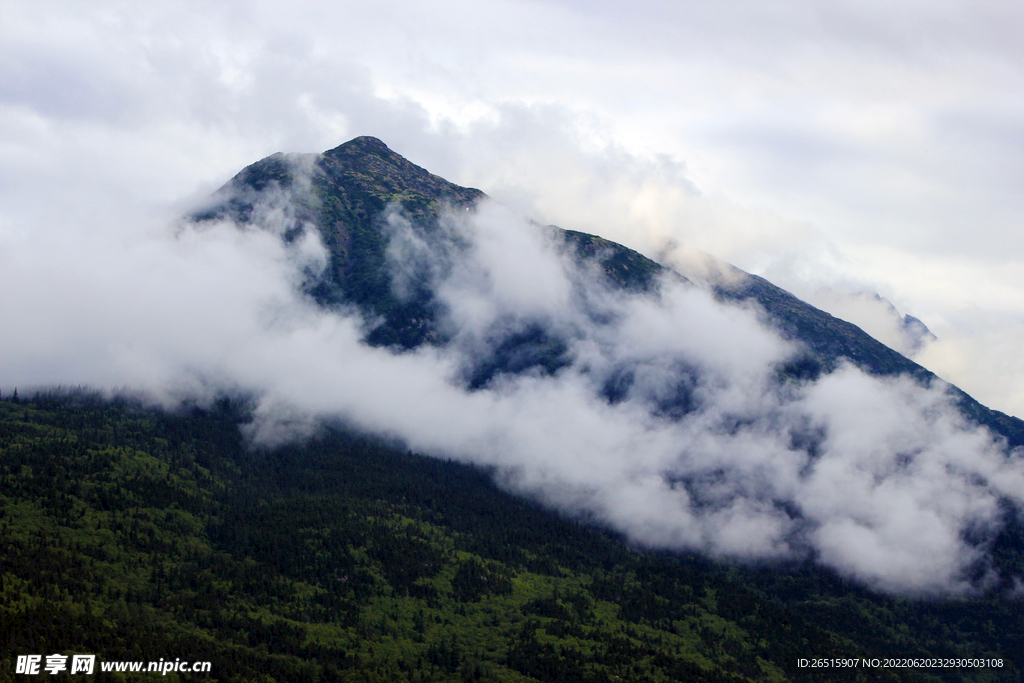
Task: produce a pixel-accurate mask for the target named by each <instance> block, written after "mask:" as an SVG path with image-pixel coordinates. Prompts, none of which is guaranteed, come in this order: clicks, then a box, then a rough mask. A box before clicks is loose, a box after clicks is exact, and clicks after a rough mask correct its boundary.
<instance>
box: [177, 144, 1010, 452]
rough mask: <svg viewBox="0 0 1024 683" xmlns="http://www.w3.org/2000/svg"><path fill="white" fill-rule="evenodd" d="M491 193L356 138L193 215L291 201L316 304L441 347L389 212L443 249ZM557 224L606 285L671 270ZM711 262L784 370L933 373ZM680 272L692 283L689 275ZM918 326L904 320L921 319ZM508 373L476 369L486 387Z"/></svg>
mask: <svg viewBox="0 0 1024 683" xmlns="http://www.w3.org/2000/svg"><path fill="white" fill-rule="evenodd" d="M484 199H486V195H485V194H484V193H483V192H481V191H480V190H477V189H473V188H466V187H460V186H458V185H455V184H453V183H451V182H448V181H447V180H444V179H443V178H439V177H438V176H435V175H433V174H431V173H429V172H428V171H427V170H425V169H423V168H421V167H419V166H416V165H415V164H413V163H411V162H410V161H408V160H406V159H405V158H403V157H402V156H401V155H399V154H397V153H396V152H394V151H393V150H391V149H389V148H388V147H387V145H385V144H384V143H383V142H382V141H380V140H378V139H376V138H373V137H358V138H355V139H354V140H351V141H349V142H346V143H344V144H342V145H340V146H338V147H336V148H334V149H331V150H328V151H326V152H324V153H323V154H321V155H316V154H307V155H285V154H281V153H278V154H274V155H272V156H269V157H267V158H265V159H263V160H261V161H258V162H256V163H254V164H252V165H250V166H248V167H246V168H245V169H243V170H242V171H241V172H240V173H238V175H236V176H235V177H234V178H232V179H231V180H230V181H229V182H228V183H227V184H226V185H225V186H224V187H223V188H221V189H220V190H219V191H218V192H217V193H216V194H215V195H214V196H213V198H212V200H211V202H210V204H209V206H207V207H206V208H205V209H204V210H202V211H200V212H197V213H195V214H194V215H193V218H194V219H195V220H196V221H198V222H204V221H210V220H217V219H222V218H230V219H232V220H234V221H236V222H238V223H240V224H248V223H257V224H258V223H259V222H260V214H261V209H265V208H266V207H267V206H268V205H272V204H274V203H275V202H284V203H285V204H286V205H287V206H289V207H291V209H292V211H291V213H290V215H289V216H288V224H287V225H286V226H283V227H278V228H277V229H278V230H279V231H281V232H282V234H283V237H284V238H285V239H289V238H290V237H293V236H294V235H295V234H297V233H298V232H299V231H301V229H302V226H303V225H304V224H308V225H313V226H315V227H316V229H317V231H318V232H319V235H320V236H321V238H322V240H323V243H324V245H325V246H326V248H327V250H328V253H329V263H328V265H327V269H326V272H325V273H324V274H323V275H322V276H320V277H319V278H317V279H316V281H315V282H312V283H310V286H309V291H310V293H311V294H312V295H313V296H314V297H315V298H316V300H317V301H318V302H319V303H321V304H322V305H324V306H332V305H337V304H344V303H348V304H355V305H356V306H358V307H359V308H360V309H361V310H363V311H364V312H365V313H366V314H367V315H368V316H371V317H379V318H380V319H382V321H383V322H382V323H381V324H379V325H377V326H376V327H374V328H373V329H372V330H371V331H370V332H369V333H368V335H367V341H368V342H369V343H371V344H375V345H384V346H389V345H396V346H399V347H402V348H413V347H416V346H418V345H420V344H424V343H433V344H443V343H444V342H445V340H446V339H447V338H448V337H450V334H446V332H445V330H443V329H441V328H440V327H439V326H438V319H439V316H440V314H441V308H442V306H443V304H441V303H440V302H439V301H438V299H437V297H436V296H435V294H434V292H433V291H432V290H431V288H430V286H429V283H428V282H427V281H426V280H427V278H426V276H425V275H424V274H419V275H420V278H419V280H418V281H417V282H415V283H414V288H413V293H412V295H411V296H405V297H400V296H398V295H397V294H396V292H395V290H394V288H393V286H392V279H391V275H390V273H389V268H388V264H387V248H388V243H389V233H388V229H387V223H386V221H385V219H384V216H385V213H386V211H387V210H389V207H390V208H391V210H400V211H401V212H402V213H403V215H404V216H407V217H408V219H409V222H410V224H411V225H412V226H413V228H414V229H415V230H417V231H419V234H420V235H421V236H422V237H423V238H425V239H427V240H434V241H447V242H448V244H446V245H445V246H446V247H447V248H449V249H450V248H452V247H453V246H454V247H458V244H457V243H456V242H457V240H454V239H453V238H452V237H451V236H450V235H448V234H446V233H445V231H444V230H443V227H442V226H441V224H440V222H441V219H442V215H443V211H444V210H445V209H455V210H471V209H472V207H474V206H475V205H476V204H478V203H479V202H481V201H482V200H484ZM548 228H549V230H551V231H552V233H553V234H554V236H555V237H556V239H557V240H559V241H560V242H561V243H562V244H563V245H564V247H565V248H567V249H569V250H571V251H572V252H573V253H574V254H575V256H576V257H577V258H578V259H579V260H581V261H583V262H589V263H592V264H594V265H596V266H597V268H598V269H599V270H600V272H601V273H603V275H604V277H605V278H606V280H607V282H608V283H610V284H611V285H612V286H614V287H618V288H620V289H622V290H625V291H633V292H649V291H651V290H652V289H653V288H655V287H656V286H657V281H658V278H659V277H660V276H662V275H664V274H665V273H666V271H667V270H668V269H666V267H664V266H662V265H660V264H658V263H656V262H654V261H653V260H651V259H649V258H647V257H645V256H643V255H642V254H640V253H638V252H636V251H634V250H632V249H629V248H627V247H624V246H622V245H620V244H617V243H615V242H611V241H609V240H605V239H603V238H601V237H597V236H594V235H588V234H585V233H581V232H577V231H573V230H564V229H561V228H558V227H555V226H548ZM708 258H709V260H710V261H711V262H712V267H711V268H710V270H711V272H717V273H719V274H720V276H719V277H717V278H715V279H714V280H713V282H712V283H711V285H710V286H711V287H712V289H713V291H714V293H715V296H716V297H717V298H718V299H719V300H721V301H725V302H732V303H747V304H751V303H752V304H755V305H756V306H757V307H758V308H759V310H760V312H761V317H762V320H763V321H764V322H765V323H767V324H768V325H769V326H770V327H772V328H774V329H775V330H777V331H778V332H779V333H780V334H781V335H782V336H783V337H784V338H785V339H787V340H789V341H791V342H794V343H796V344H798V345H799V346H800V348H802V349H803V351H804V353H803V354H802V356H801V357H799V358H798V359H796V360H794V361H793V362H792V363H791V364H790V366H789V367H787V368H785V369H784V372H786V373H788V374H789V375H792V376H795V377H799V378H808V377H817V376H819V375H820V374H821V373H823V372H829V371H832V370H834V369H835V368H836V367H838V366H839V365H840V364H841V363H843V362H850V363H853V364H854V365H855V366H857V367H858V368H860V369H862V370H864V371H865V372H868V373H870V374H872V375H875V376H881V377H886V376H889V377H894V376H901V375H907V376H910V377H913V378H914V379H915V380H916V381H917V382H919V383H920V384H922V385H925V386H927V385H930V384H931V383H932V382H933V381H934V380H935V379H936V378H935V375H934V374H933V373H931V372H930V371H928V370H927V369H925V368H923V367H921V366H920V365H918V364H917V363H914V362H913V361H912V360H910V359H908V358H906V357H905V356H903V355H902V354H900V353H898V352H896V351H894V350H893V349H891V348H889V347H888V346H886V345H885V344H882V343H881V342H879V341H877V340H876V339H874V338H872V337H871V336H870V335H868V334H867V333H865V332H864V331H863V330H861V329H860V328H858V327H857V326H855V325H853V324H851V323H848V322H846V321H843V320H840V319H839V318H835V317H833V316H832V315H829V314H828V313H826V312H824V311H822V310H820V309H817V308H815V307H813V306H811V305H810V304H807V303H805V302H804V301H801V300H800V299H798V298H797V297H795V296H793V295H792V294H790V293H789V292H786V291H785V290H783V289H781V288H779V287H777V286H775V285H773V284H772V283H770V282H768V281H767V280H765V279H764V278H761V277H758V276H756V275H752V274H749V273H745V272H743V271H741V270H740V269H738V268H735V267H734V266H731V265H728V264H725V263H722V262H720V261H715V260H714V259H713V258H711V257H708ZM674 275H675V277H676V279H677V280H680V281H688V280H687V278H686V277H685V276H684V274H680V273H674ZM914 322H915V321H908V323H907V324H908V326H914ZM510 343H511V344H518V345H520V346H524V347H529V351H528V352H527V353H525V360H524V358H523V357H520V358H519V359H518V361H517V364H518V365H517V369H518V370H519V371H522V370H523V369H525V368H528V367H542V368H547V369H548V370H550V369H552V368H557V367H559V365H560V360H559V357H558V356H559V354H560V353H561V351H562V350H563V349H562V345H560V344H559V342H558V340H552V339H550V338H547V335H546V334H545V332H544V331H543V330H540V331H537V330H535V331H534V332H533V333H532V337H531V336H530V335H527V336H526V337H520V338H516V339H514V340H511V342H510ZM519 355H520V356H524V354H523V353H520V354H519ZM496 362H497V363H498V366H500V362H498V361H496ZM499 370H500V368H499V369H495V368H490V369H489V370H485V371H482V374H481V373H480V372H478V373H477V375H478V377H477V383H478V384H479V383H480V382H482V381H484V380H486V379H487V378H489V377H490V376H492V375H493V374H495V373H496V372H498V371H499ZM951 391H952V393H953V394H954V396H955V397H956V400H957V403H958V404H959V406H960V409H961V410H962V412H963V413H964V415H966V416H967V417H968V418H969V419H970V420H972V421H973V422H975V423H977V424H979V425H983V426H985V427H987V428H988V429H990V430H991V431H992V432H993V433H994V434H998V435H1000V436H1002V437H1003V438H1005V439H1006V441H1007V444H1008V445H1009V446H1010V447H1011V448H1012V447H1017V446H1022V445H1024V421H1022V420H1020V419H1018V418H1016V417H1013V416H1009V415H1006V414H1004V413H1002V412H1000V411H997V410H993V409H990V408H986V407H985V406H982V405H981V404H980V403H978V402H977V401H976V400H975V399H973V398H972V397H970V396H968V395H967V394H966V393H964V392H963V391H961V390H960V389H958V388H956V387H951Z"/></svg>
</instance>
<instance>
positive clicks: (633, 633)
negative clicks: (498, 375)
mask: <svg viewBox="0 0 1024 683" xmlns="http://www.w3.org/2000/svg"><path fill="white" fill-rule="evenodd" d="M245 416H246V411H245V410H244V409H240V407H239V406H233V405H232V404H231V403H230V402H228V401H221V402H220V403H219V404H218V405H216V406H214V407H212V408H211V409H210V410H200V409H195V408H192V409H186V410H181V411H179V412H177V413H167V412H163V411H159V410H155V409H151V408H146V407H144V406H140V405H137V404H134V403H132V402H130V401H124V400H115V401H112V402H111V401H106V400H104V399H101V398H100V397H98V396H95V395H90V394H87V393H82V392H71V393H63V394H61V393H55V394H50V395H43V396H38V397H36V398H34V399H32V400H29V401H11V400H5V401H0V456H2V457H0V481H3V483H4V486H3V488H2V489H0V636H2V638H0V655H2V661H3V665H2V667H0V681H5V682H6V681H15V680H22V677H20V676H15V675H14V674H13V666H14V662H15V659H16V657H17V656H18V655H25V654H39V653H45V654H47V655H48V654H51V653H64V654H69V653H71V652H84V653H95V654H97V655H98V661H99V662H106V661H110V660H132V661H157V660H158V659H161V658H169V657H179V656H180V657H182V658H188V659H189V660H191V661H209V662H211V663H212V669H211V672H210V674H209V675H208V676H201V677H200V676H197V677H194V678H193V680H194V679H199V680H221V681H252V680H260V681H264V682H265V683H272V682H273V681H292V680H320V681H351V682H353V683H355V682H356V681H359V682H363V681H410V682H417V683H423V682H425V681H437V682H442V681H443V682H452V683H456V682H465V681H507V682H519V683H529V682H531V681H543V682H549V683H556V682H560V681H566V682H567V681H573V682H576V681H594V682H602V683H610V681H615V680H629V681H658V682H662V681H664V682H666V683H667V682H668V681H678V680H698V681H722V682H727V681H728V682H732V683H740V682H742V681H755V680H757V681H787V680H788V681H817V680H835V681H876V680H882V681H901V680H903V681H935V680H944V681H973V680H978V681H985V680H994V681H1019V680H1020V668H1019V667H1020V662H1019V661H1018V660H1017V659H1016V657H1017V656H1019V652H1021V651H1022V650H1021V648H1022V644H1024V618H1022V614H1021V612H1020V611H1019V610H1016V609H1014V606H1013V605H1012V604H1008V603H1006V602H1005V601H999V600H986V601H955V602H951V603H934V604H933V603H921V602H914V601H900V600H892V599H883V598H879V597H877V596H872V595H871V594H869V593H865V592H864V591H861V590H858V589H856V588H852V587H850V586H849V585H847V584H844V582H842V581H839V580H837V579H836V578H835V577H833V576H830V575H828V574H827V573H820V572H817V571H815V570H814V569H812V568H804V569H802V570H801V569H800V568H799V567H796V568H794V571H791V572H787V573H784V574H783V573H779V572H758V571H754V570H749V571H747V570H745V571H743V572H740V571H737V570H736V569H735V568H729V567H716V566H715V565H712V564H708V563H706V562H702V561H699V560H694V559H681V558H676V557H671V556H663V555H657V554H653V553H645V552H639V551H636V550H631V549H629V548H627V547H626V546H624V545H623V544H622V543H621V542H620V541H619V540H618V539H616V538H614V537H611V536H609V535H608V534H605V533H602V532H600V531H597V530H594V529H591V528H588V527H585V526H581V525H579V524H576V523H574V522H572V521H568V520H565V519H562V518H559V517H557V516H555V515H552V514H550V513H546V512H544V511H543V510H541V509H539V508H538V507H537V506H534V505H531V504H529V503H527V502H524V501H523V500H521V499H519V498H515V497H512V496H509V495H508V494H506V493H504V492H503V491H501V490H500V489H498V488H497V487H495V485H494V484H493V482H492V481H491V477H490V476H489V474H488V473H487V472H483V471H480V470H479V469H476V468H470V467H467V466H465V465H459V464H456V463H452V462H445V461H441V460H437V459H435V458H426V457H422V456H417V455H414V454H410V453H407V452H403V451H400V450H397V449H394V448H390V447H388V446H386V445H383V444H381V443H379V442H377V441H374V440H367V439H365V438H362V437H358V436H354V435H352V434H350V433H347V432H345V431H339V430H333V429H332V430H328V431H326V432H325V433H324V434H322V436H321V437H320V438H318V439H316V440H314V441H311V442H309V443H306V444H302V445H296V446H290V447H287V448H282V449H276V450H273V451H264V452H257V453H254V452H251V451H248V450H247V449H246V448H245V447H244V444H243V443H242V439H241V436H240V433H239V430H238V427H239V422H238V421H239V420H244V419H246V418H245ZM69 568H71V569H72V570H73V571H69ZM1015 653H1017V654H1015ZM802 657H803V658H808V657H810V658H814V657H827V658H829V659H830V660H831V659H832V658H845V659H846V660H847V661H848V662H853V661H856V664H857V665H856V666H844V667H841V668H838V669H836V670H831V669H830V670H829V671H827V672H824V673H825V674H827V675H825V676H822V675H821V674H822V672H821V670H820V669H816V668H811V667H802V666H800V664H799V659H800V658H802ZM887 657H905V658H921V659H924V658H939V657H958V658H962V659H963V658H974V659H977V658H984V659H986V660H993V661H994V662H998V664H991V663H986V665H984V666H980V665H979V664H977V663H974V664H966V665H956V666H947V667H944V668H929V667H926V666H925V667H922V666H915V667H900V666H896V667H892V666H880V665H879V666H870V665H867V664H865V663H862V662H865V660H868V661H870V660H873V659H879V660H881V659H884V658H887ZM97 666H99V665H97ZM97 678H98V680H120V679H118V678H116V677H115V678H110V677H108V676H107V675H106V674H100V675H98V676H97ZM152 678H153V679H154V680H155V679H156V676H152ZM161 678H163V677H161ZM143 679H144V680H148V679H147V677H146V676H145V675H143ZM166 680H178V679H176V678H175V676H174V674H172V675H171V676H170V677H169V678H167V679H166Z"/></svg>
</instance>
